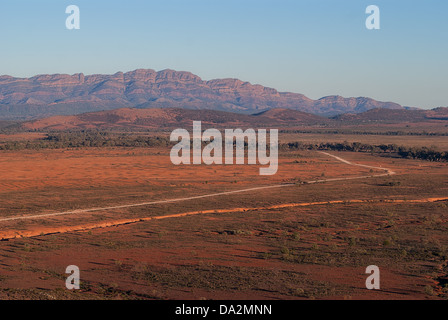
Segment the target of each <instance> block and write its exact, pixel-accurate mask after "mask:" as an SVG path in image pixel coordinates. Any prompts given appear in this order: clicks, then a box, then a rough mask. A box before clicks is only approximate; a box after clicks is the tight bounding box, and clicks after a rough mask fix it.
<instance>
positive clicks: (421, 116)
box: [332, 108, 448, 123]
mask: <svg viewBox="0 0 448 320" xmlns="http://www.w3.org/2000/svg"><path fill="white" fill-rule="evenodd" d="M332 119H334V120H338V121H341V122H344V123H347V122H352V123H404V122H425V121H431V120H448V108H436V109H432V110H412V109H409V110H407V109H398V110H394V109H372V110H368V111H366V112H363V113H359V114H343V115H339V116H335V117H333V118H332Z"/></svg>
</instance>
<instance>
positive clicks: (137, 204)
mask: <svg viewBox="0 0 448 320" xmlns="http://www.w3.org/2000/svg"><path fill="white" fill-rule="evenodd" d="M319 152H320V153H322V154H325V155H327V156H329V157H332V158H334V159H336V160H338V161H340V162H343V163H345V164H348V165H351V166H357V167H364V168H369V169H375V170H383V171H385V173H383V174H376V175H368V176H356V177H345V178H333V179H322V180H313V181H306V182H304V183H306V184H314V183H323V182H332V181H345V180H356V179H366V178H371V177H384V176H390V175H394V174H396V173H395V172H394V171H392V170H391V169H388V168H382V167H375V166H368V165H364V164H358V163H353V162H350V161H348V160H345V159H343V158H341V157H338V156H335V155H332V154H330V153H327V152H323V151H319ZM295 185H296V184H295V183H288V184H279V185H272V186H264V187H254V188H248V189H241V190H235V191H226V192H219V193H211V194H206V195H202V196H194V197H185V198H177V199H168V200H158V201H152V202H142V203H135V204H126V205H120V206H111V207H101V208H90V209H79V210H72V211H64V212H55V213H46V214H40V215H27V216H16V217H9V218H2V219H0V222H6V221H15V220H27V219H42V218H47V217H55V216H63V215H71V214H77V213H78V214H79V213H88V212H96V211H106V210H114V209H124V208H133V207H143V206H149V205H155V204H164V203H173V202H182V201H189V200H196V199H203V198H212V197H219V196H224V195H231V194H237V193H245V192H251V191H257V190H265V189H276V188H286V187H291V186H295Z"/></svg>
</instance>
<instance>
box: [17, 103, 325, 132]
mask: <svg viewBox="0 0 448 320" xmlns="http://www.w3.org/2000/svg"><path fill="white" fill-rule="evenodd" d="M193 121H202V123H203V127H204V128H205V127H217V128H221V127H223V128H238V127H242V128H249V127H250V128H259V127H260V126H262V127H273V126H274V127H288V126H298V125H307V126H310V125H325V124H328V123H329V122H330V121H331V120H329V119H328V118H325V117H320V116H317V115H313V114H308V113H304V112H300V111H295V110H288V109H275V110H269V111H266V112H262V113H259V114H255V115H244V114H237V113H231V112H224V111H214V110H188V109H178V108H176V109H174V108H164V109H131V108H123V109H117V110H110V111H100V112H92V113H84V114H80V115H73V116H53V117H49V118H45V119H38V120H32V121H27V122H24V123H22V124H21V126H22V128H23V129H25V130H42V131H48V130H57V131H65V130H87V129H119V130H123V129H129V130H138V129H163V128H170V129H171V128H177V127H181V128H190V127H191V126H192V124H193Z"/></svg>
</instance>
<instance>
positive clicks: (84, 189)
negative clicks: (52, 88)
mask: <svg viewBox="0 0 448 320" xmlns="http://www.w3.org/2000/svg"><path fill="white" fill-rule="evenodd" d="M386 127H387V126H386ZM403 128H404V129H403V130H405V129H406V128H409V126H408V127H406V126H403ZM428 128H431V125H429V126H428ZM438 128H439V131H438V132H439V133H440V132H443V131H446V127H445V126H444V125H441V126H439V127H438ZM352 129H353V128H351V130H352ZM370 129H371V128H367V129H364V130H370ZM416 130H417V129H416ZM417 131H420V129H418V130H417ZM46 135H47V133H45V132H20V133H17V132H16V133H6V134H3V135H2V136H1V141H2V142H3V143H9V144H11V142H12V141H16V142H17V143H18V145H20V143H24V142H25V141H26V143H29V144H31V145H32V144H33V143H39V142H40V141H41V140H42V139H44V138H45V137H46ZM151 135H152V136H157V135H161V136H163V135H165V136H166V132H159V133H157V132H155V133H154V132H152V133H151ZM344 136H345V137H347V138H346V139H344V141H345V140H353V141H352V142H354V141H357V142H362V143H373V144H375V143H377V144H381V143H384V141H385V140H387V143H399V144H400V145H403V146H408V147H421V146H422V139H429V141H430V142H431V145H434V146H439V145H440V146H444V145H445V144H446V136H444V135H435V136H428V135H425V136H414V135H403V136H395V137H393V136H391V135H390V134H386V133H384V134H375V135H366V134H357V133H352V134H350V135H347V133H345V135H343V136H342V137H339V136H338V135H337V134H329V133H322V132H321V133H318V132H310V133H297V132H295V131H291V130H289V131H287V132H284V133H281V134H280V141H281V143H288V142H292V141H302V142H311V141H312V142H313V143H322V142H340V141H339V140H340V139H343V138H344ZM394 138H395V140H394V141H392V140H393V139H394ZM428 143H429V142H425V143H424V144H425V145H428ZM442 149H443V148H442ZM321 151H322V150H305V149H294V148H289V149H282V148H281V149H280V154H279V170H278V173H277V174H276V175H274V176H271V177H266V176H260V175H259V174H258V170H259V166H258V165H256V166H248V165H243V166H241V165H240V166H238V165H227V166H206V165H196V166H193V165H192V166H185V165H182V166H175V165H173V164H172V163H171V161H170V158H169V152H170V147H169V146H154V147H144V146H140V147H138V146H137V147H135V146H134V147H129V146H102V147H92V146H90V147H66V148H61V147H58V148H32V147H29V146H28V147H24V148H18V149H17V150H15V149H14V148H9V150H0V176H1V180H0V197H1V201H0V239H2V240H3V241H1V242H0V257H1V258H0V261H1V263H0V298H2V299H446V298H447V297H448V287H447V284H448V266H447V261H448V232H447V227H448V225H447V223H448V210H447V208H448V166H447V163H446V162H443V161H442V162H437V161H424V160H420V159H413V158H403V157H398V156H396V155H394V154H384V153H375V152H370V153H369V152H348V151H344V152H338V151H334V150H324V151H325V152H326V153H322V152H321ZM333 156H336V157H339V158H341V159H342V160H345V162H344V161H341V160H340V159H337V158H335V157H333ZM354 164H361V165H364V166H372V167H374V168H370V167H362V166H356V165H354ZM69 265H76V266H78V267H79V268H80V270H81V289H80V290H75V291H69V290H67V289H66V288H65V279H66V277H67V276H68V275H67V274H65V268H66V267H67V266H69ZM369 265H377V266H378V267H379V268H380V270H381V290H373V291H369V290H367V289H366V287H365V281H366V278H367V276H368V275H366V274H365V269H366V267H367V266H369Z"/></svg>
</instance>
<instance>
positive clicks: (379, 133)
mask: <svg viewBox="0 0 448 320" xmlns="http://www.w3.org/2000/svg"><path fill="white" fill-rule="evenodd" d="M446 127H448V125H447V126H446ZM279 132H280V133H293V134H351V135H364V136H438V137H439V136H440V137H445V136H448V132H427V131H421V132H408V131H356V130H343V129H334V130H280V131H279Z"/></svg>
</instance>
